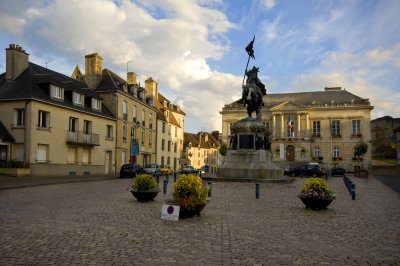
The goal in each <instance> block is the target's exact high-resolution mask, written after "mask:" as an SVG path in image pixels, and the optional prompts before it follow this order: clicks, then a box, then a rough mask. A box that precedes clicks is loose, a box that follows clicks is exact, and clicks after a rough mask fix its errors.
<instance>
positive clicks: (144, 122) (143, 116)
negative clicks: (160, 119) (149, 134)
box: [142, 110, 146, 127]
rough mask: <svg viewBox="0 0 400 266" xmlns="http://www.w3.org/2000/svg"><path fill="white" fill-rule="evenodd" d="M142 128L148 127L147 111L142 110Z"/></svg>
mask: <svg viewBox="0 0 400 266" xmlns="http://www.w3.org/2000/svg"><path fill="white" fill-rule="evenodd" d="M142 126H143V127H145V126H146V111H145V110H142Z"/></svg>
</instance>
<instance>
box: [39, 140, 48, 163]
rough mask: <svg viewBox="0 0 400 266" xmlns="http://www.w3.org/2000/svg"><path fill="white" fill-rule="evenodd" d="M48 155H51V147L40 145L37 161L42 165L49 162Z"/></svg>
mask: <svg viewBox="0 0 400 266" xmlns="http://www.w3.org/2000/svg"><path fill="white" fill-rule="evenodd" d="M48 153H49V145H47V144H38V150H37V157H36V161H37V162H41V163H45V162H47V158H48Z"/></svg>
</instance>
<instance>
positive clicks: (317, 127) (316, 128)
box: [312, 120, 321, 136]
mask: <svg viewBox="0 0 400 266" xmlns="http://www.w3.org/2000/svg"><path fill="white" fill-rule="evenodd" d="M312 123H313V127H312V133H313V135H315V136H318V135H321V121H320V120H316V121H313V122H312Z"/></svg>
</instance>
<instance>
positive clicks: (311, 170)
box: [294, 164, 327, 178]
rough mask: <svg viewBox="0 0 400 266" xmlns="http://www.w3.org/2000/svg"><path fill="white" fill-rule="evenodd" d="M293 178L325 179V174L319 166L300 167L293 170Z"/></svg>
mask: <svg viewBox="0 0 400 266" xmlns="http://www.w3.org/2000/svg"><path fill="white" fill-rule="evenodd" d="M294 175H295V176H312V177H316V176H318V177H325V178H326V177H327V173H326V172H325V171H324V170H323V169H322V168H321V167H320V166H319V164H307V165H302V166H299V167H297V168H296V170H294Z"/></svg>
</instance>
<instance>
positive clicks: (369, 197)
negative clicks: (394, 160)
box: [0, 177, 400, 265]
mask: <svg viewBox="0 0 400 266" xmlns="http://www.w3.org/2000/svg"><path fill="white" fill-rule="evenodd" d="M351 178H352V180H353V181H354V183H355V184H356V190H357V196H356V200H354V201H353V200H351V196H350V195H349V193H348V191H347V189H346V187H345V185H344V183H343V181H342V178H340V177H333V178H329V179H328V183H329V184H330V186H331V188H332V190H334V191H335V192H336V195H337V199H336V200H335V201H334V202H333V203H332V204H331V205H330V206H329V209H327V210H323V211H311V210H308V209H305V208H304V205H303V203H302V202H301V201H300V199H299V198H298V197H297V195H298V193H299V191H300V188H301V185H302V183H303V181H304V179H301V178H297V179H296V180H295V181H294V182H293V183H290V184H271V183H263V184H260V198H259V199H256V197H255V184H254V183H231V182H214V183H213V184H212V195H211V201H210V202H209V204H207V206H206V208H205V209H204V210H203V212H202V215H201V216H200V217H194V218H190V219H185V220H179V221H178V222H172V221H164V220H161V219H160V215H161V207H162V205H163V203H164V201H165V200H166V199H168V198H170V197H171V191H172V186H173V183H174V182H173V180H172V179H170V182H169V187H168V191H167V194H166V195H164V194H163V193H162V192H161V193H160V194H159V195H158V196H157V198H156V199H155V201H154V202H148V203H139V202H137V201H136V200H135V199H134V197H133V196H132V194H131V193H129V192H128V191H127V188H128V186H129V185H130V184H131V180H130V179H108V180H96V181H92V182H77V183H64V184H52V185H46V186H32V187H25V188H14V189H5V190H0V210H1V216H0V221H1V222H0V265H20V264H24V265H400V252H399V251H400V227H399V224H400V195H399V194H397V193H396V192H394V191H392V190H391V189H390V188H388V187H386V186H385V185H383V184H382V183H380V182H379V181H377V180H376V179H375V178H373V177H370V178H367V179H359V178H355V177H351Z"/></svg>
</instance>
